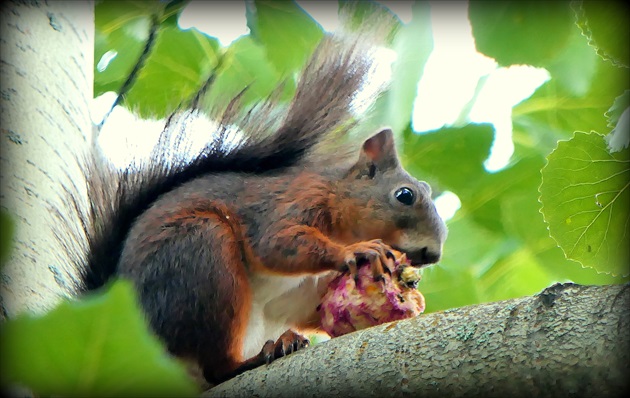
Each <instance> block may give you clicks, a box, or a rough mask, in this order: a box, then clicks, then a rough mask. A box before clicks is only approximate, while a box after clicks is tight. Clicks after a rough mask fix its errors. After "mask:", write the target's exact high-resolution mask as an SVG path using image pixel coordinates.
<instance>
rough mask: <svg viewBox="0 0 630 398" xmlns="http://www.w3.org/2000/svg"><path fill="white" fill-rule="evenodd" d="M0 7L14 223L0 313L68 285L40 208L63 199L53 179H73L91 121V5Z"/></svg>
mask: <svg viewBox="0 0 630 398" xmlns="http://www.w3.org/2000/svg"><path fill="white" fill-rule="evenodd" d="M0 12H1V20H0V25H1V27H0V37H2V51H1V52H0V54H1V58H0V61H1V62H0V65H1V66H0V67H1V70H0V76H1V79H2V81H1V85H2V96H1V101H2V128H1V131H2V138H1V139H2V141H1V143H0V147H1V151H0V159H1V166H2V167H1V174H0V187H1V194H2V195H1V207H2V209H3V210H6V211H7V212H8V213H9V215H10V216H11V218H12V220H13V222H14V224H15V235H14V237H13V247H12V251H11V256H10V258H9V260H8V263H7V264H5V265H4V266H3V268H2V282H1V286H0V298H1V304H2V318H4V317H7V316H13V315H15V314H16V313H18V312H21V311H24V310H30V311H34V312H41V311H43V310H45V309H47V308H50V307H52V306H53V305H55V304H56V303H57V302H58V300H59V299H60V298H61V297H63V296H65V295H67V293H68V291H69V289H70V288H71V279H72V276H71V275H72V271H71V270H66V269H64V267H63V266H61V265H60V264H67V263H68V261H67V258H66V257H67V255H66V254H64V253H63V250H62V249H61V248H60V247H59V245H58V244H57V242H56V240H55V238H54V234H53V233H52V230H51V226H52V225H54V222H59V221H58V220H57V221H54V218H53V217H51V210H50V209H51V208H52V207H53V206H55V207H57V208H63V206H64V204H63V203H61V202H60V201H61V192H60V187H62V186H63V184H66V185H67V186H72V185H68V184H72V183H73V182H74V183H75V184H76V186H77V187H81V186H82V184H81V183H80V180H78V179H77V178H78V177H77V176H80V170H79V169H78V166H77V163H76V162H75V161H74V159H76V157H77V156H79V155H80V154H81V153H82V151H84V150H85V147H86V145H87V143H88V139H87V137H89V136H90V134H89V132H90V130H91V122H90V117H89V103H90V102H89V101H90V100H91V99H92V85H93V73H92V70H93V68H92V65H93V48H94V5H93V4H92V3H91V2H86V1H80V2H72V3H67V2H55V1H52V2H40V1H29V2H26V1H24V2H4V3H3V4H2V7H1V11H0ZM77 192H85V189H83V190H79V189H78V188H77Z"/></svg>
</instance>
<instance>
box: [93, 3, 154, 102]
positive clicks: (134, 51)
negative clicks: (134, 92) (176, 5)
mask: <svg viewBox="0 0 630 398" xmlns="http://www.w3.org/2000/svg"><path fill="white" fill-rule="evenodd" d="M160 7H161V6H160V4H159V3H157V2H146V1H113V0H105V1H101V2H98V3H97V4H96V5H95V10H94V15H95V21H94V23H95V38H94V96H95V97H97V96H99V95H101V94H103V93H105V92H108V91H114V92H118V91H119V90H120V88H121V86H122V85H123V83H124V82H125V81H126V80H127V77H128V76H129V73H130V72H131V71H132V70H133V67H134V66H135V65H136V63H137V62H138V59H139V58H140V55H141V54H142V51H143V50H144V47H145V44H146V41H147V39H148V37H149V29H150V26H151V18H152V15H154V14H156V13H159V12H161V10H160ZM105 54H107V57H105V58H104V55H105ZM112 57H113V58H112Z"/></svg>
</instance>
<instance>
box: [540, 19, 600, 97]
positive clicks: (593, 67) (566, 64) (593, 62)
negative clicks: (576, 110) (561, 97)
mask: <svg viewBox="0 0 630 398" xmlns="http://www.w3.org/2000/svg"><path fill="white" fill-rule="evenodd" d="M598 60H599V58H598V57H597V54H595V52H594V51H593V49H592V48H591V47H589V45H588V43H587V42H586V40H584V36H582V32H581V31H580V29H578V28H577V27H574V28H573V29H571V31H570V34H569V38H568V40H567V45H566V46H565V47H564V48H563V49H562V50H561V51H559V52H558V53H557V54H556V56H555V57H553V58H552V59H551V60H550V61H549V62H547V64H546V65H545V68H546V69H547V70H548V71H549V74H550V75H551V77H552V78H553V79H555V81H556V83H557V84H558V85H559V86H561V87H562V88H563V89H564V91H565V92H567V93H568V94H569V95H571V96H574V97H582V96H585V95H586V94H587V93H588V92H589V90H590V88H591V85H592V84H593V79H594V77H595V74H596V73H597V69H598V68H597V66H598V65H597V61H598Z"/></svg>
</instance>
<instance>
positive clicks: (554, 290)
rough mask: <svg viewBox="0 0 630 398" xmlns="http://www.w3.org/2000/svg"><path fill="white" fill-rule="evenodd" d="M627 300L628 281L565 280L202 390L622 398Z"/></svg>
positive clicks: (324, 348)
mask: <svg viewBox="0 0 630 398" xmlns="http://www.w3.org/2000/svg"><path fill="white" fill-rule="evenodd" d="M628 304H630V285H628V284H626V285H613V286H580V285H574V284H562V285H561V284H558V285H554V286H552V287H550V288H547V289H545V290H544V291H542V292H541V293H540V294H538V295H535V296H533V297H524V298H519V299H512V300H507V301H501V302H497V303H490V304H482V305H475V306H469V307H463V308H459V309H454V310H449V311H444V312H439V313H433V314H427V315H424V316H419V317H416V318H413V319H408V320H405V321H399V322H396V323H391V324H385V325H381V326H378V327H374V328H370V329H366V330H364V331H360V332H355V333H352V334H349V335H346V336H342V337H339V338H336V339H333V340H330V341H328V342H325V343H322V344H319V345H316V346H314V347H312V348H309V349H306V350H304V351H300V352H297V353H295V354H292V355H290V356H288V357H285V358H282V359H279V360H277V361H276V362H273V363H271V364H270V365H268V366H263V367H261V368H258V369H255V370H252V371H249V372H247V373H245V374H243V375H241V376H239V377H237V378H235V379H232V380H230V381H228V382H225V383H223V384H221V385H219V386H217V387H215V388H213V389H211V390H209V391H208V392H206V393H204V397H222V396H228V397H236V396H239V397H240V396H243V397H244V396H256V397H278V396H280V397H294V396H296V397H297V396H299V397H337V396H338V397H403V396H424V397H431V396H440V397H463V396H483V397H520V396H536V397H582V396H592V397H616V396H622V395H623V393H627V392H628V387H629V382H628V374H630V352H629V347H628V345H629V339H628V337H629V333H628V331H629V330H628V327H629V326H630V305H628Z"/></svg>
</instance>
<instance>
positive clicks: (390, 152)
mask: <svg viewBox="0 0 630 398" xmlns="http://www.w3.org/2000/svg"><path fill="white" fill-rule="evenodd" d="M361 155H362V156H365V157H366V158H367V159H368V160H370V161H371V162H373V163H374V164H376V165H377V166H379V167H380V168H383V169H387V168H390V167H397V166H398V158H397V156H396V145H395V144H394V133H392V130H390V129H383V130H381V131H380V132H379V133H377V134H375V135H373V136H372V137H370V138H368V139H367V140H366V141H365V142H364V143H363V150H362V153H361Z"/></svg>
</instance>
